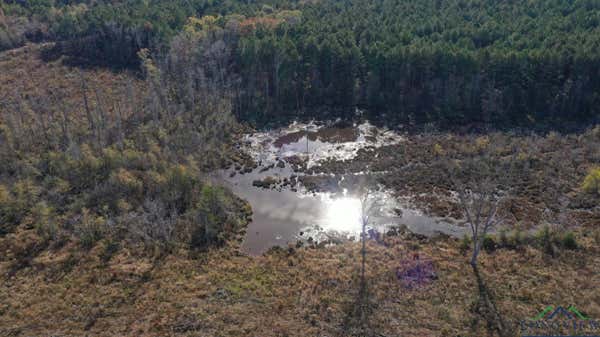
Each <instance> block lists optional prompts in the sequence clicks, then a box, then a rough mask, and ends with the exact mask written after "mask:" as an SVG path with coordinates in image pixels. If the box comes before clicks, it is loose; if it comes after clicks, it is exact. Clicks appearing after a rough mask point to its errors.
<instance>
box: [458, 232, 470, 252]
mask: <svg viewBox="0 0 600 337" xmlns="http://www.w3.org/2000/svg"><path fill="white" fill-rule="evenodd" d="M458 248H459V249H460V252H461V253H462V254H466V253H467V252H468V251H469V249H470V248H471V239H470V238H469V236H468V235H467V234H465V235H464V236H463V238H462V240H461V241H460V246H459V247H458Z"/></svg>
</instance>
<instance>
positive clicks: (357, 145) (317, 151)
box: [217, 123, 464, 254]
mask: <svg viewBox="0 0 600 337" xmlns="http://www.w3.org/2000/svg"><path fill="white" fill-rule="evenodd" d="M401 141H403V139H402V137H401V136H400V135H398V134H395V133H393V132H391V131H389V130H385V129H379V128H376V127H374V126H372V125H370V124H368V123H364V124H361V125H355V126H351V127H325V126H322V125H318V124H314V123H311V124H299V123H294V124H292V125H290V126H289V127H287V128H282V129H278V130H271V131H269V132H261V133H254V134H251V135H246V137H245V139H244V142H243V144H242V146H243V149H244V150H245V151H246V152H247V153H249V154H251V155H252V156H253V157H254V159H255V160H256V161H257V162H258V163H259V166H258V168H256V169H254V170H253V171H252V172H249V173H245V174H241V173H240V172H236V171H234V170H233V169H229V170H224V171H220V172H218V173H217V179H218V180H219V181H220V182H221V183H223V184H225V185H226V186H228V187H229V188H231V189H232V190H233V192H234V193H236V194H237V195H238V196H240V197H242V198H244V199H246V200H247V201H248V202H249V203H250V205H251V206H252V210H253V217H252V222H251V223H250V224H249V226H248V229H247V233H246V238H245V240H244V242H243V245H242V249H243V250H244V251H245V252H247V253H249V254H260V253H262V252H264V251H266V250H267V249H269V248H270V247H273V246H286V245H287V244H288V243H294V242H297V241H298V240H303V241H306V240H313V241H324V240H329V241H331V240H334V241H338V240H353V239H358V238H359V233H360V230H361V214H362V212H361V206H362V205H365V206H369V212H368V213H369V215H370V217H369V227H370V228H374V229H377V230H379V231H385V229H386V228H388V227H390V226H398V225H405V226H407V227H408V229H410V230H411V231H413V232H416V233H420V234H426V235H429V234H433V233H435V232H443V233H446V234H449V235H454V236H461V235H462V234H463V233H464V228H463V227H460V226H457V225H454V224H452V223H450V222H448V221H445V220H444V219H438V218H433V217H429V216H426V215H424V214H422V213H421V212H419V211H418V210H416V209H412V208H410V206H409V203H408V202H407V201H406V200H398V199H397V198H395V197H394V196H393V195H392V194H391V193H390V192H389V191H385V190H381V188H380V187H379V186H374V185H369V186H365V185H364V184H365V183H364V181H365V179H361V177H360V176H361V175H365V173H361V174H354V175H352V176H334V175H329V176H327V178H328V179H327V180H328V181H333V186H328V188H327V191H329V192H319V193H311V192H308V191H307V190H306V188H304V187H303V186H302V184H301V183H299V182H298V179H297V177H301V176H304V175H307V174H309V173H304V172H310V167H312V166H314V165H316V164H317V163H319V161H322V160H326V159H338V160H350V159H352V158H353V157H354V156H355V155H356V152H357V151H358V150H359V149H361V148H365V147H369V146H372V147H377V146H383V145H386V144H392V143H397V142H401ZM294 168H295V169H296V170H297V171H296V172H295V171H294ZM371 173H372V174H377V173H376V172H369V174H371ZM257 182H267V183H268V184H262V185H261V184H260V183H257ZM257 185H258V186H257ZM267 185H268V187H267ZM358 190H360V191H361V193H358ZM365 190H369V193H368V198H366V199H365V192H364V191H365Z"/></svg>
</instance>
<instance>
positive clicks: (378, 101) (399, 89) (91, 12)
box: [0, 0, 600, 124]
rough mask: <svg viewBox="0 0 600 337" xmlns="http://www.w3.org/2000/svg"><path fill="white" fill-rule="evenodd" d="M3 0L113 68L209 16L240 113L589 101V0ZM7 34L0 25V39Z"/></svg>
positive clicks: (575, 112)
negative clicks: (236, 85) (12, 0)
mask: <svg viewBox="0 0 600 337" xmlns="http://www.w3.org/2000/svg"><path fill="white" fill-rule="evenodd" d="M78 3H79V2H78ZM7 8H9V9H6V11H7V13H11V14H12V15H22V16H26V17H27V18H28V20H29V19H31V18H35V19H36V20H38V19H39V20H41V21H42V22H43V23H44V25H47V26H48V28H47V29H45V30H44V29H42V30H41V31H47V33H44V34H46V35H47V37H46V38H51V39H56V40H58V41H60V43H59V44H58V45H57V46H56V49H57V51H58V52H59V53H66V54H68V55H70V56H72V58H73V59H75V60H77V61H81V62H86V63H92V64H94V63H95V64H104V65H109V66H112V67H135V66H139V65H140V64H139V59H138V57H137V53H138V51H139V50H140V49H144V48H148V49H150V50H152V51H154V52H165V51H166V50H167V49H168V48H169V43H170V42H171V41H173V40H177V38H174V37H175V36H177V34H178V33H180V32H181V31H182V30H184V33H189V31H187V30H188V29H187V28H189V21H188V18H190V17H192V18H194V17H195V18H197V19H196V20H198V21H202V20H203V18H206V17H211V18H214V22H212V27H213V28H214V26H217V27H219V28H220V29H221V30H222V33H221V34H218V35H217V34H215V35H213V36H212V37H211V38H212V39H214V41H213V42H219V41H220V43H224V44H225V45H226V47H227V48H226V49H227V50H228V52H229V53H230V55H229V56H228V59H227V62H225V63H221V64H227V65H228V69H227V72H231V73H230V74H227V75H228V76H230V77H234V78H236V79H238V78H239V79H240V81H241V83H240V85H241V87H242V88H243V90H241V97H239V100H238V101H237V102H236V103H237V106H236V110H237V111H238V112H239V113H240V116H241V117H243V118H245V119H247V120H250V121H257V122H269V121H272V120H273V117H280V116H281V117H283V118H287V117H288V116H287V114H289V113H290V112H311V113H313V114H316V113H320V112H322V111H329V113H330V114H332V115H336V116H341V117H348V118H350V117H352V111H354V109H353V108H361V109H364V110H367V113H368V115H369V117H371V118H373V119H375V118H378V117H382V116H383V115H384V114H385V119H386V121H388V122H393V123H395V122H411V123H425V122H431V121H435V122H439V123H440V124H445V123H450V122H454V123H456V122H485V123H503V124H515V123H517V124H531V123H560V122H561V121H565V120H569V121H570V120H587V119H591V118H593V117H595V116H597V115H598V113H599V112H600V111H599V110H598V109H599V108H598V107H600V97H599V96H598V95H595V94H594V93H596V92H598V90H600V80H599V79H598V78H599V76H594V75H593V74H596V70H597V67H598V64H599V62H600V59H599V57H598V55H600V49H599V48H600V34H597V30H598V28H599V27H600V7H599V6H598V5H597V4H596V3H594V2H593V1H562V2H561V1H540V0H536V1H533V2H532V1H529V2H523V1H509V2H502V3H498V1H496V0H474V1H469V2H464V1H462V0H450V1H443V2H440V1H434V0H426V1H418V2H415V1H411V0H396V1H381V0H371V1H364V0H349V1H331V0H326V1H316V2H297V1H290V0H270V1H253V2H244V1H234V0H226V1H215V2H211V1H208V2H207V1H204V0H175V1H171V0H169V1H167V0H150V1H141V0H125V1H120V2H118V3H117V4H115V3H112V2H91V1H81V3H79V4H73V3H71V2H66V3H65V2H62V1H50V0H38V1H35V2H19V3H18V4H12V5H10V6H8V7H7ZM48 13H53V14H48ZM186 23H187V24H188V25H187V26H186ZM184 27H185V28H184ZM194 29H195V30H201V31H202V30H206V29H207V27H206V26H203V25H199V26H197V27H194ZM211 29H212V28H211ZM29 30H30V31H34V30H35V29H34V28H31V29H29ZM38 31H39V29H38ZM14 35H15V34H12V35H10V34H8V33H7V32H4V33H2V32H1V31H0V40H5V41H12V40H14V38H13V36H14ZM29 35H32V34H29ZM33 35H35V34H33ZM11 39H12V40H11ZM5 43H12V42H5ZM18 43H22V42H18ZM213 46H214V45H213ZM209 47H210V46H209ZM209 50H211V51H215V50H217V49H214V48H213V49H209ZM282 115H283V116H282ZM320 116H321V117H322V115H320Z"/></svg>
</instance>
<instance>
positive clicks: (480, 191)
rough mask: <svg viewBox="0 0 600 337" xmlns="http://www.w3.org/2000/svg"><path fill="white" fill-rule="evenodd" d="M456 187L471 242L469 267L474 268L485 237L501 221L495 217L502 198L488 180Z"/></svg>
mask: <svg viewBox="0 0 600 337" xmlns="http://www.w3.org/2000/svg"><path fill="white" fill-rule="evenodd" d="M457 185H458V186H457V187H458V188H457V193H458V198H459V201H460V206H461V208H462V209H463V212H464V214H465V217H466V218H467V223H468V225H469V227H470V229H471V238H472V240H473V252H472V255H471V266H472V267H476V265H477V257H478V256H479V252H480V251H481V246H482V245H483V240H484V239H485V236H486V235H487V234H488V233H489V232H490V230H491V229H493V228H495V227H497V226H498V225H499V224H500V223H502V221H503V219H500V218H499V217H498V216H497V213H498V204H499V203H500V201H501V199H502V196H501V193H500V192H499V191H497V190H496V188H495V186H494V183H493V182H492V181H491V180H490V179H489V178H487V179H485V180H484V181H481V182H479V183H477V184H476V186H473V185H471V186H467V185H465V184H461V183H457Z"/></svg>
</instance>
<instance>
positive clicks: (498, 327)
mask: <svg viewBox="0 0 600 337" xmlns="http://www.w3.org/2000/svg"><path fill="white" fill-rule="evenodd" d="M471 267H472V268H473V273H474V274H475V278H476V279H477V288H478V293H479V294H478V295H479V297H478V300H477V304H476V308H475V310H476V312H477V313H478V314H480V315H481V316H482V318H483V319H485V321H486V328H487V331H488V335H489V336H493V335H494V332H496V333H497V334H498V336H500V337H514V336H515V332H514V331H513V329H512V328H511V327H510V326H509V325H507V323H506V321H505V320H504V318H503V317H502V315H501V314H500V311H498V308H497V306H496V301H495V299H494V296H493V294H492V292H491V291H490V289H489V288H488V287H487V285H486V283H485V280H484V279H483V276H482V275H481V273H480V271H479V268H478V267H477V265H471Z"/></svg>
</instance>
